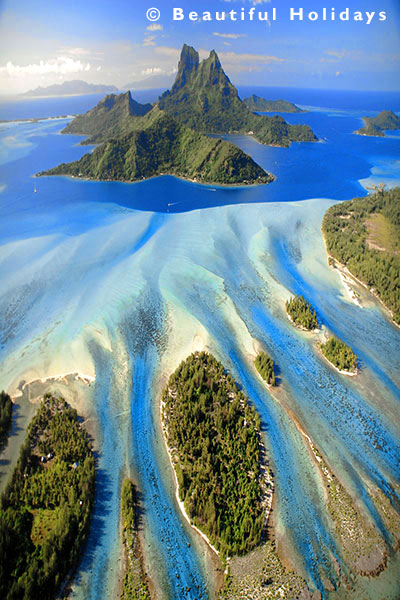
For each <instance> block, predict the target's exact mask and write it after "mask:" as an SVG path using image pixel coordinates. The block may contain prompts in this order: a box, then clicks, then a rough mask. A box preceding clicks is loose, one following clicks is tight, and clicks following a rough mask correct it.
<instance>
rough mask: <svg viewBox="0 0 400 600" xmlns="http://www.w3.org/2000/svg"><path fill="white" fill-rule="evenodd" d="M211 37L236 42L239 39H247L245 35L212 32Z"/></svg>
mask: <svg viewBox="0 0 400 600" xmlns="http://www.w3.org/2000/svg"><path fill="white" fill-rule="evenodd" d="M213 35H217V36H218V37H222V38H228V39H231V40H237V39H238V38H241V37H247V34H246V33H218V31H214V33H213Z"/></svg>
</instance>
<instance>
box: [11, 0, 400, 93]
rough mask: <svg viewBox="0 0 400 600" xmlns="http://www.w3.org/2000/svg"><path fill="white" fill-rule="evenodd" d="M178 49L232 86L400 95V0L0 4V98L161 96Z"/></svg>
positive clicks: (26, 0)
mask: <svg viewBox="0 0 400 600" xmlns="http://www.w3.org/2000/svg"><path fill="white" fill-rule="evenodd" d="M324 7H325V8H326V18H325V20H324V14H323V8H324ZM155 9H157V10H155ZM174 9H180V10H176V14H175V16H176V17H178V16H179V17H183V18H180V19H175V20H174V18H173V16H174ZM273 9H275V11H276V12H275V19H274V12H273ZM332 9H333V11H334V15H335V19H334V20H333V19H332ZM346 9H347V10H346ZM291 10H292V11H293V13H295V14H293V15H292V19H291V18H290V16H291ZM190 13H194V14H191V18H190ZM203 13H205V14H203ZM216 13H218V15H217V14H216ZM223 13H224V14H225V19H224V20H221V19H222V16H223ZM299 13H302V15H303V19H302V20H301V19H300V16H299ZM367 13H369V14H367ZM242 15H243V19H242ZM217 16H219V18H220V19H219V20H218V19H217ZM340 16H342V19H341V18H340ZM260 17H261V18H260ZM235 18H236V20H234V19H235ZM209 19H210V20H209ZM368 21H370V22H369V23H368ZM184 43H187V44H189V45H191V46H194V47H195V48H196V49H197V50H198V51H199V53H200V57H201V58H204V57H206V56H207V55H208V54H209V52H210V50H211V49H215V50H216V51H217V53H218V55H219V57H220V60H221V63H222V66H223V67H224V69H225V71H226V73H227V75H228V76H229V77H230V79H231V81H232V82H233V83H234V84H236V85H257V86H288V87H301V88H321V89H353V90H371V91H375V90H378V91H379V90H400V0H358V1H355V0H331V2H330V3H328V2H324V0H190V1H188V0H144V1H143V0H140V2H138V1H137V0H69V1H68V2H64V1H59V0H0V94H7V95H12V94H17V93H22V92H25V91H27V90H28V89H32V88H35V87H37V86H39V85H41V86H47V85H51V84H55V83H62V82H63V81H67V80H71V79H82V80H84V81H87V82H89V83H102V84H113V85H116V86H117V87H118V88H120V89H123V88H125V87H128V85H129V87H131V88H134V87H137V88H151V87H166V86H168V85H169V83H170V82H171V81H172V80H173V77H174V73H175V72H176V68H177V63H178V60H179V54H180V50H181V47H182V45H183V44H184Z"/></svg>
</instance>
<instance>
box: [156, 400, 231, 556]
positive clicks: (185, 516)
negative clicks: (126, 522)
mask: <svg viewBox="0 0 400 600" xmlns="http://www.w3.org/2000/svg"><path fill="white" fill-rule="evenodd" d="M164 406H165V402H163V401H162V400H160V408H159V417H160V424H161V431H162V436H163V442H164V446H165V449H166V451H167V454H168V459H169V463H170V465H171V468H172V471H173V474H174V480H175V498H176V501H177V503H178V506H179V509H180V511H181V513H182V516H183V517H184V519H185V521H187V523H188V524H189V526H190V527H191V528H192V529H193V530H194V531H196V532H197V533H198V534H199V535H200V536H201V537H202V539H203V540H204V541H205V543H206V544H207V545H208V546H209V548H211V550H213V552H215V554H216V555H217V556H218V558H219V559H220V560H221V557H220V554H219V552H218V550H217V549H216V548H215V547H214V546H213V545H212V543H211V542H210V540H209V539H208V537H207V536H206V534H205V533H203V532H202V531H200V529H199V528H198V527H196V525H194V524H193V523H192V522H191V520H190V517H189V515H188V514H187V512H186V509H185V505H184V503H183V502H182V500H181V499H180V497H179V483H178V478H177V476H176V471H175V467H174V462H173V459H172V454H171V450H170V448H169V445H168V441H167V433H166V427H165V425H164V421H163V418H162V412H163V409H164Z"/></svg>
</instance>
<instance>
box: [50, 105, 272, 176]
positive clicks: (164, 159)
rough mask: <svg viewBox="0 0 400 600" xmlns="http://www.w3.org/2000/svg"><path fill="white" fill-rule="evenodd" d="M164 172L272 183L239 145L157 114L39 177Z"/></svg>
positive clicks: (133, 174)
mask: <svg viewBox="0 0 400 600" xmlns="http://www.w3.org/2000/svg"><path fill="white" fill-rule="evenodd" d="M165 173H170V174H172V175H177V176H178V177H184V178H186V179H196V180H197V181H200V182H208V183H220V184H254V183H268V182H269V181H271V180H272V179H273V177H272V175H270V174H269V173H266V172H265V171H264V170H263V169H262V168H261V167H260V166H259V165H257V164H256V163H255V162H254V161H253V159H252V158H251V157H250V156H248V155H247V154H245V153H244V152H243V151H242V150H240V149H239V148H238V147H237V146H234V145H233V144H231V143H230V142H226V141H223V140H220V139H215V138H209V137H207V136H205V135H203V134H201V133H196V132H195V131H192V130H191V129H189V128H188V127H185V126H184V125H180V124H179V123H178V122H177V121H175V119H173V118H171V117H169V116H168V115H166V114H164V113H162V112H161V111H158V118H157V119H155V121H154V123H153V124H152V125H150V126H149V127H148V128H147V129H145V130H144V131H141V132H136V133H132V134H130V135H128V136H125V137H123V138H120V139H118V140H113V141H110V142H105V143H104V144H102V145H101V146H99V147H98V148H96V149H95V150H94V152H93V153H89V154H85V156H83V157H82V158H81V159H80V160H78V161H76V162H73V163H70V164H65V163H64V164H62V165H59V166H58V167H56V168H54V169H50V170H49V171H46V172H44V173H41V175H74V176H75V177H87V178H90V179H101V180H119V181H137V180H139V179H144V178H148V177H152V176H154V175H161V174H165Z"/></svg>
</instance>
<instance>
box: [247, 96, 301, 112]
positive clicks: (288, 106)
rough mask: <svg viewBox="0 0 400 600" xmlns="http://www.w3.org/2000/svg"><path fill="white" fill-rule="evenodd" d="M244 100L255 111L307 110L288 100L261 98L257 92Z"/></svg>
mask: <svg viewBox="0 0 400 600" xmlns="http://www.w3.org/2000/svg"><path fill="white" fill-rule="evenodd" d="M243 102H244V104H245V105H246V106H247V108H248V109H249V110H251V111H253V112H254V111H258V112H283V113H284V112H287V113H299V112H306V111H305V110H301V108H299V107H298V106H296V105H295V104H293V103H292V102H288V101H287V100H266V99H265V98H261V96H256V94H252V95H251V96H250V98H245V99H244V100H243Z"/></svg>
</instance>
